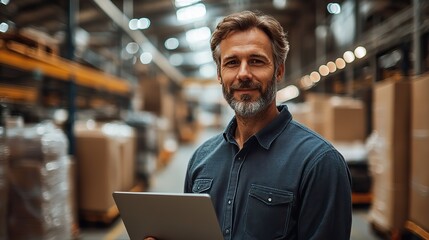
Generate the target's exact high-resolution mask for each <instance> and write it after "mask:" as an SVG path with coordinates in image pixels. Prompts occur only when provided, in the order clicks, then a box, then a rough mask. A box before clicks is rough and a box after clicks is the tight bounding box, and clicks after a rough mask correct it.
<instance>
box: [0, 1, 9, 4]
mask: <svg viewBox="0 0 429 240" xmlns="http://www.w3.org/2000/svg"><path fill="white" fill-rule="evenodd" d="M0 2H1V3H3V5H8V4H9V0H1V1H0Z"/></svg>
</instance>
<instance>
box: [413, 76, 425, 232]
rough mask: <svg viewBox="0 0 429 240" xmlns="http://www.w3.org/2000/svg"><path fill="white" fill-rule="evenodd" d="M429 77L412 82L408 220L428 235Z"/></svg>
mask: <svg viewBox="0 0 429 240" xmlns="http://www.w3.org/2000/svg"><path fill="white" fill-rule="evenodd" d="M428 90H429V76H422V77H420V78H418V79H415V80H414V81H413V82H412V100H411V103H412V107H411V114H412V115H411V116H412V118H411V119H412V120H411V176H410V205H409V219H410V220H411V221H413V222H414V223H416V224H417V225H419V226H420V227H422V228H423V229H424V230H426V231H428V232H429V174H428V169H429V105H428V102H429V95H428Z"/></svg>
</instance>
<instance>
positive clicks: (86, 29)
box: [0, 0, 411, 81]
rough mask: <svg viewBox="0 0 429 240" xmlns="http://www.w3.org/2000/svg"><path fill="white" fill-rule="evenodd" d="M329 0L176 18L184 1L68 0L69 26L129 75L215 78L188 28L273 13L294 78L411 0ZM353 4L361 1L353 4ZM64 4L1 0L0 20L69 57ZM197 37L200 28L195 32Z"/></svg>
mask: <svg viewBox="0 0 429 240" xmlns="http://www.w3.org/2000/svg"><path fill="white" fill-rule="evenodd" d="M331 2H332V1H328V0H306V1H303V0H253V1H252V0H202V1H199V2H196V3H193V4H192V5H191V6H197V5H198V6H201V5H199V4H204V7H205V15H204V16H203V17H200V18H198V19H195V20H183V21H179V20H178V16H177V11H178V10H179V9H183V7H181V6H178V5H177V4H178V3H176V2H175V0H114V1H108V0H92V1H78V0H76V1H72V6H74V7H75V8H76V11H75V13H76V14H75V20H76V21H75V28H74V29H75V31H74V32H73V34H74V38H73V39H74V46H75V60H77V61H80V62H82V63H84V64H87V65H90V66H93V67H95V68H99V69H101V70H103V71H107V72H109V73H112V74H115V75H119V76H121V77H124V78H127V79H133V78H144V77H145V76H152V75H154V74H157V72H159V71H162V72H165V73H166V74H167V75H168V76H169V77H170V78H171V79H173V80H177V81H181V80H183V79H185V78H198V79H201V78H203V79H205V78H209V79H210V78H214V76H215V71H214V65H213V63H212V62H211V59H210V52H209V49H208V45H207V43H208V40H207V39H202V41H203V42H202V43H201V42H192V43H189V41H187V40H186V32H187V31H189V30H193V29H199V28H203V30H204V29H206V30H207V28H208V29H209V30H210V31H213V29H214V27H215V24H216V23H217V22H218V21H219V19H220V18H221V17H223V16H225V15H227V14H229V13H232V12H236V11H240V10H244V9H248V10H260V11H262V12H264V13H267V14H270V15H273V16H274V17H275V18H277V19H278V20H279V21H280V23H281V24H282V25H283V27H284V29H285V30H286V31H287V32H288V35H289V41H290V43H291V51H290V55H289V59H288V61H287V74H286V79H288V78H293V77H294V76H299V75H300V74H301V72H302V69H305V68H306V67H308V66H310V65H312V64H314V62H315V59H317V58H320V56H321V55H324V54H326V53H327V52H332V51H337V50H342V49H344V48H346V47H347V46H349V45H352V43H353V41H354V38H355V32H356V31H355V30H354V29H356V28H354V27H356V26H357V28H358V29H360V31H365V30H367V29H370V28H371V27H372V26H374V25H376V24H378V23H380V22H382V21H384V20H385V19H387V18H389V17H390V16H392V15H394V14H395V13H397V12H399V11H401V10H402V9H404V8H406V7H409V6H411V0H361V1H357V2H355V1H352V0H338V1H335V3H338V4H340V6H341V7H342V10H343V12H342V13H340V14H338V15H333V14H330V13H329V12H328V10H327V5H328V4H329V3H331ZM354 4H356V6H358V7H357V8H353V7H351V8H350V6H353V5H354ZM69 7H70V2H69V1H67V0H1V1H0V14H1V15H0V17H1V18H0V22H5V23H7V24H8V25H9V30H8V31H13V30H17V31H27V32H30V33H32V34H36V35H37V34H39V35H40V34H41V33H42V35H44V36H45V37H49V38H52V39H54V40H55V41H57V42H58V44H59V46H60V49H61V55H63V56H67V51H69V49H71V48H67V47H66V46H67V45H66V44H65V42H66V39H67V36H68V35H67V33H68V32H67V24H68V9H69ZM72 9H73V8H72ZM195 11H196V10H192V11H191V12H188V13H185V17H189V16H191V15H194V14H196V12H195ZM357 12H359V13H360V14H359V16H360V17H359V24H358V25H350V26H348V25H347V24H348V22H349V21H347V16H348V15H347V14H349V16H352V15H353V14H356V13H357ZM118 13H124V14H125V17H119V18H118V16H117V14H118ZM341 16H342V17H341ZM144 18H147V19H149V21H150V25H149V27H148V28H147V29H137V30H131V29H129V27H130V25H129V22H128V21H129V20H131V19H141V21H143V19H144ZM334 20H335V21H336V22H337V23H338V22H340V23H341V24H340V29H338V27H337V28H332V27H331V23H332V22H333V21H334ZM134 21H137V20H134ZM141 24H142V25H144V22H141ZM142 25H141V26H142ZM337 25H338V24H337ZM141 26H140V27H141ZM204 27H206V28H204ZM29 29H31V30H30V31H29ZM201 36H203V35H202V33H199V34H197V36H196V37H194V38H199V37H201ZM172 38H173V40H171V39H172ZM167 39H170V40H169V43H170V44H171V45H169V47H168V48H170V49H167V47H166V46H165V42H166V40H167ZM174 39H177V40H178V42H177V41H175V40H174ZM188 40H189V39H188ZM134 42H136V43H137V44H138V45H136V44H134ZM177 43H178V46H175V45H177ZM136 46H137V47H136ZM176 47H177V48H176ZM147 53H150V54H152V55H149V54H147ZM142 61H143V62H144V63H146V64H143V63H142ZM135 76H137V77H135Z"/></svg>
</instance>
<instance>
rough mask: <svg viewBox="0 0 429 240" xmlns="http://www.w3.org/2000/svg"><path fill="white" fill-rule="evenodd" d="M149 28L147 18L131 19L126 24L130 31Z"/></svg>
mask: <svg viewBox="0 0 429 240" xmlns="http://www.w3.org/2000/svg"><path fill="white" fill-rule="evenodd" d="M149 26H150V20H149V18H140V19H136V18H133V19H131V20H130V21H129V22H128V27H129V28H130V29H131V30H137V29H147V28H149Z"/></svg>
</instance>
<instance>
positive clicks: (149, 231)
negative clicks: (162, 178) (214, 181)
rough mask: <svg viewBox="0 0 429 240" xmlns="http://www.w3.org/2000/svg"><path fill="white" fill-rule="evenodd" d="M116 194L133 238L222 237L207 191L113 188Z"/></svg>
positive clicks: (207, 239)
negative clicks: (140, 190)
mask: <svg viewBox="0 0 429 240" xmlns="http://www.w3.org/2000/svg"><path fill="white" fill-rule="evenodd" d="M113 198H114V200H115V202H116V206H117V207H118V209H119V213H120V216H121V218H122V221H123V222H124V225H125V228H126V230H127V233H128V236H129V237H130V239H131V240H143V239H144V238H145V237H147V236H153V237H155V238H157V239H158V240H181V239H186V240H192V239H197V240H201V239H204V240H222V239H223V236H222V232H221V230H220V227H219V223H218V221H217V217H216V212H215V210H214V208H213V203H212V201H211V199H210V196H209V195H208V194H192V193H154V192H114V193H113Z"/></svg>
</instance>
